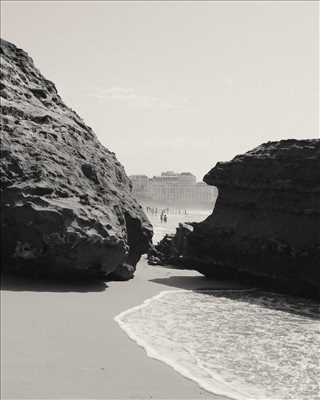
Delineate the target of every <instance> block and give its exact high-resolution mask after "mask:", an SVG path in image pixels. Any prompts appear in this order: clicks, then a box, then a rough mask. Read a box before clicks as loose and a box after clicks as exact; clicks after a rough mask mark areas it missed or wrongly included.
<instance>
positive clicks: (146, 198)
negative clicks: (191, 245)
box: [130, 171, 218, 207]
mask: <svg viewBox="0 0 320 400" xmlns="http://www.w3.org/2000/svg"><path fill="white" fill-rule="evenodd" d="M130 179H131V182H132V187H133V194H134V195H135V196H136V198H137V199H138V200H140V201H141V202H153V203H159V204H163V205H171V206H185V207H186V206H188V207H190V206H195V207H199V206H200V207H212V205H213V203H214V202H215V200H216V198H217V193H218V191H217V189H216V188H215V187H213V186H208V185H207V184H206V183H204V182H197V181H196V177H195V176H194V175H193V174H191V173H190V172H182V173H175V172H173V171H167V172H162V174H161V175H160V176H154V177H153V178H148V177H147V176H146V175H131V176H130Z"/></svg>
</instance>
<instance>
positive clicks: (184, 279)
mask: <svg viewBox="0 0 320 400" xmlns="http://www.w3.org/2000/svg"><path fill="white" fill-rule="evenodd" d="M200 287H206V288H207V287H231V285H229V284H228V285H226V283H223V282H215V281H209V280H207V279H205V278H203V277H202V276H201V275H200V274H198V273H197V272H193V271H178V270H174V269H167V268H161V267H150V266H147V265H146V262H145V260H141V261H140V263H139V265H138V269H137V273H136V276H135V278H134V279H133V280H131V281H129V282H108V283H107V287H105V285H103V284H92V285H80V284H79V285H69V286H68V285H64V286H61V285H52V284H51V285H45V286H43V285H35V284H27V283H22V282H20V284H18V283H17V282H14V283H13V282H9V281H8V282H5V283H4V285H3V290H2V292H1V326H2V329H1V330H2V336H1V350H2V351H1V367H2V368H1V380H2V385H1V394H2V396H1V398H2V399H5V398H17V399H22V398H29V399H31V398H32V399H39V398H42V399H58V398H59V399H71V398H72V399H76V398H77V399H102V398H103V399H222V397H221V396H215V395H213V394H211V393H209V392H206V391H205V390H202V389H201V388H200V387H199V386H198V385H197V384H196V383H195V382H193V381H191V380H188V379H186V378H184V377H183V376H181V375H180V374H179V373H177V372H176V371H175V370H174V369H172V368H171V367H169V366H167V365H166V364H164V363H162V362H161V361H158V360H155V359H152V358H149V357H147V355H146V353H145V351H144V349H143V348H141V347H139V346H138V345H137V344H136V343H135V342H133V341H132V340H130V339H129V337H128V336H127V335H126V333H125V332H124V331H122V330H121V328H120V327H119V326H118V324H117V323H116V322H115V321H114V317H115V316H116V315H117V314H119V313H120V312H122V311H124V310H127V309H129V308H131V307H133V306H136V305H139V304H141V303H142V302H143V301H144V300H145V299H147V298H149V297H152V296H154V295H156V294H158V293H159V292H161V291H162V290H168V289H177V288H183V289H192V288H200Z"/></svg>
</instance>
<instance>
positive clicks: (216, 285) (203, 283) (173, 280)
mask: <svg viewBox="0 0 320 400" xmlns="http://www.w3.org/2000/svg"><path fill="white" fill-rule="evenodd" d="M150 282H154V283H159V284H161V285H166V286H170V287H176V288H179V289H186V290H205V289H208V290H215V289H219V290H223V289H242V288H243V285H241V284H239V283H237V282H231V281H222V280H221V281H218V280H213V279H208V278H206V277H204V276H181V275H175V276H170V277H168V278H155V279H150Z"/></svg>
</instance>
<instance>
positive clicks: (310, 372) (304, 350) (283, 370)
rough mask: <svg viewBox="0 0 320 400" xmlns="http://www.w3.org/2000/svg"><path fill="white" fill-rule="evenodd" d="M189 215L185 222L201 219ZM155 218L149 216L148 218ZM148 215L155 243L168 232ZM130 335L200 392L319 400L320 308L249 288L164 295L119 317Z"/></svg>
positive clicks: (243, 399)
mask: <svg viewBox="0 0 320 400" xmlns="http://www.w3.org/2000/svg"><path fill="white" fill-rule="evenodd" d="M207 215H208V213H207V214H206V213H204V212H200V213H199V212H198V213H195V214H191V213H189V215H188V216H187V217H188V218H187V219H186V218H185V216H184V215H183V216H182V218H183V219H182V221H183V222H184V221H187V220H188V221H201V220H203V219H204V218H205V217H206V216H207ZM151 219H152V218H151ZM180 221H181V216H179V215H172V216H171V218H170V215H169V219H168V223H167V224H161V223H160V221H158V220H157V219H156V218H155V217H154V218H153V221H152V222H153V223H154V228H155V232H156V235H155V237H156V240H155V241H157V240H159V239H160V238H161V236H163V235H164V234H165V233H167V232H169V233H171V232H172V233H173V232H174V230H175V227H176V225H177V224H178V222H180ZM116 321H117V322H118V323H119V325H120V326H121V327H122V329H124V330H125V331H126V332H127V334H128V335H129V336H130V337H131V338H132V339H133V340H135V341H136V342H137V344H139V345H140V346H143V347H144V348H145V350H146V352H147V354H148V355H149V356H150V357H154V358H157V359H159V360H161V361H163V362H165V363H167V364H168V365H170V366H171V367H173V368H174V369H176V370H177V371H178V372H180V373H181V374H182V375H184V376H186V377H188V378H190V379H192V380H194V381H196V382H197V383H198V384H199V385H200V386H201V387H203V388H204V389H206V390H208V391H210V392H212V393H216V394H220V395H223V396H226V397H228V398H232V399H238V400H249V399H252V400H262V399H268V400H287V399H290V400H315V399H320V386H319V383H320V355H319V353H320V305H319V303H317V302H314V301H311V300H307V299H302V298H293V297H289V296H285V295H279V294H274V293H269V292H263V291H258V290H255V289H252V290H193V291H192V290H168V291H163V292H161V293H160V294H159V295H157V296H155V297H153V298H151V299H148V300H146V301H145V302H144V303H143V304H142V305H140V306H137V307H134V308H132V309H129V310H127V311H125V312H123V313H121V314H120V315H118V316H117V317H116Z"/></svg>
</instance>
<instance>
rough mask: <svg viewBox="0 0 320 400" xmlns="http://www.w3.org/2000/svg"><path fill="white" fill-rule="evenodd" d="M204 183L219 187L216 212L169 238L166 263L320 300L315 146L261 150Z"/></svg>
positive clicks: (318, 156) (319, 143)
mask: <svg viewBox="0 0 320 400" xmlns="http://www.w3.org/2000/svg"><path fill="white" fill-rule="evenodd" d="M204 181H205V182H206V183H208V184H209V185H215V186H217V187H218V189H219V196H218V199H217V202H216V205H215V209H214V211H213V213H212V215H211V216H209V217H208V218H207V219H206V220H205V221H204V222H202V223H200V224H192V226H193V231H192V232H190V229H183V225H181V226H180V227H179V229H178V230H177V235H176V237H175V238H173V239H172V238H169V242H170V241H171V242H172V245H171V250H170V252H168V251H166V252H165V253H166V255H167V256H168V254H169V253H170V254H171V262H174V263H176V264H179V265H184V266H186V265H187V266H189V267H190V268H194V269H198V270H199V271H200V272H202V273H203V274H205V275H206V276H213V277H222V278H235V279H245V280H247V281H250V282H252V283H254V284H261V285H263V286H267V287H269V288H272V289H279V290H281V291H290V292H294V293H297V294H303V295H307V296H318V297H320V261H319V260H320V140H319V139H314V140H300V141H298V140H283V141H279V142H269V143H266V144H263V145H261V146H259V147H257V148H255V149H254V150H252V151H249V152H248V153H245V154H243V155H239V156H237V157H235V158H234V159H233V160H231V161H229V162H224V163H218V164H217V165H216V166H215V167H214V168H213V169H212V170H211V171H210V172H209V173H208V174H207V175H206V176H205V177H204ZM191 230H192V229H191ZM163 245H164V244H163ZM166 245H167V247H168V238H167V244H166ZM169 247H170V245H169ZM172 247H174V248H175V250H173V249H172ZM160 250H161V246H160ZM170 254H169V255H170ZM165 262H168V259H167V260H165Z"/></svg>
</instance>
